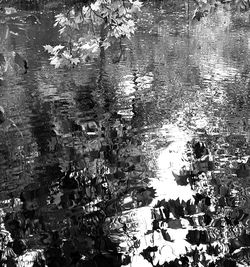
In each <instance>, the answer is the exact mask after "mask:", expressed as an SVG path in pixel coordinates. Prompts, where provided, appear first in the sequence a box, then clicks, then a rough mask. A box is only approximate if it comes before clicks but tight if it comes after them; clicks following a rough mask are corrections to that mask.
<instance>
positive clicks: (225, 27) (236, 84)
mask: <svg viewBox="0 0 250 267" xmlns="http://www.w3.org/2000/svg"><path fill="white" fill-rule="evenodd" d="M36 15H37V16H39V19H40V21H41V24H35V23H34V22H32V21H23V22H22V21H20V20H19V21H12V22H11V21H10V22H8V26H9V28H10V30H11V31H13V32H14V33H15V34H12V35H10V36H9V39H8V40H7V41H8V42H7V44H6V43H5V44H4V45H3V46H2V48H1V49H2V51H1V52H2V53H3V54H4V55H8V54H9V53H11V52H12V51H16V52H18V53H19V54H21V55H23V56H24V57H25V58H27V60H28V65H29V69H28V72H27V73H26V74H23V73H22V71H21V70H19V69H18V70H16V69H12V70H10V71H9V72H7V73H5V74H3V81H2V82H1V85H0V105H1V106H3V107H4V109H5V111H6V114H7V116H8V118H9V119H11V120H13V121H14V122H15V124H16V125H17V128H18V129H19V131H20V132H21V133H22V134H20V132H19V131H18V130H17V128H15V127H11V128H10V129H8V130H6V129H1V133H2V134H1V140H0V167H1V169H0V172H1V176H0V184H1V185H0V188H1V189H0V197H1V199H2V200H6V199H10V198H11V197H15V198H16V201H18V199H19V198H20V195H21V201H22V202H23V203H25V207H24V209H25V211H26V213H27V214H28V213H29V212H30V213H32V212H33V215H32V216H35V217H37V218H38V217H39V216H40V217H43V218H45V219H44V221H45V222H44V224H45V226H44V227H45V228H46V227H47V228H49V229H50V230H54V229H57V227H58V221H61V224H62V228H63V226H66V225H71V227H73V226H74V225H75V223H74V220H77V218H78V217H77V216H81V215H79V211H75V210H74V211H73V208H74V207H83V210H84V212H85V214H91V212H92V213H93V212H94V211H97V210H98V209H99V206H98V207H97V206H94V204H98V203H99V204H100V206H101V205H102V204H103V203H104V204H105V205H106V210H105V212H106V215H105V216H107V217H108V218H109V219H106V221H105V223H106V224H107V225H109V226H106V228H105V226H104V228H103V229H102V230H103V231H104V232H105V231H106V233H107V234H108V236H111V238H112V241H115V242H117V243H119V242H123V241H124V233H121V232H119V231H118V232H117V227H118V226H117V224H118V222H117V221H115V219H114V217H117V216H118V215H119V216H123V217H124V216H125V215H126V214H127V215H128V214H129V215H128V217H129V216H130V217H132V219H131V222H130V223H127V227H128V229H129V231H130V234H131V235H134V236H135V235H136V234H138V232H140V231H141V232H146V231H147V230H149V229H150V222H151V221H150V220H151V219H152V218H151V207H152V206H153V205H154V204H156V203H157V201H158V200H159V199H162V198H165V199H166V200H169V199H176V198H178V197H181V199H183V200H184V201H188V199H190V198H192V195H193V194H194V191H193V190H192V189H191V187H190V186H180V185H177V184H176V180H175V179H174V178H173V173H175V174H177V175H180V174H181V170H183V169H184V168H185V170H191V169H189V168H191V167H190V164H189V163H188V161H186V160H185V159H183V155H184V154H186V153H187V151H188V149H189V148H188V146H187V144H188V143H191V142H192V140H193V139H197V140H199V141H202V142H205V143H206V145H207V146H208V147H209V148H210V150H211V154H212V157H213V158H214V160H217V163H216V164H217V166H216V168H217V169H216V170H217V171H218V172H220V173H225V171H226V170H228V169H231V170H232V169H235V168H236V169H237V168H238V165H237V166H236V167H235V166H233V165H232V166H231V165H230V167H228V168H227V166H226V165H223V164H222V163H221V162H223V158H225V157H227V158H228V157H231V158H232V157H234V160H235V162H238V161H237V160H245V159H246V158H247V156H248V155H249V141H250V117H249V115H250V113H249V112H250V103H249V101H250V98H249V97H250V91H249V82H250V80H249V79H250V76H249V71H250V62H249V58H250V57H249V56H250V55H249V54H250V43H249V42H250V28H249V26H248V24H249V21H247V20H248V18H247V16H246V15H244V14H243V15H241V16H240V15H238V16H234V15H232V14H231V13H228V12H220V13H219V14H216V15H214V16H213V17H211V18H210V17H208V18H204V19H203V20H201V21H200V22H192V23H188V22H187V14H186V11H185V7H184V6H182V5H181V4H180V6H176V7H173V6H164V5H163V6H154V5H153V4H146V5H145V7H144V8H143V12H142V15H141V16H140V17H139V19H138V30H137V32H136V34H135V36H134V37H133V38H132V40H131V42H126V43H125V44H124V46H123V48H124V49H125V53H124V55H123V57H122V58H121V61H120V62H118V63H114V61H115V58H116V57H118V55H119V52H120V51H119V48H116V47H115V48H114V49H113V50H112V52H110V51H106V53H105V55H102V58H101V60H100V61H98V62H96V63H93V64H91V63H90V64H87V65H86V66H84V67H82V68H74V69H71V70H65V69H60V70H58V69H54V68H53V66H50V65H49V60H48V54H47V53H46V52H45V51H44V49H43V45H46V44H50V45H55V44H57V43H59V42H60V39H59V36H58V32H57V29H55V28H53V23H54V14H53V12H44V13H37V14H36ZM20 28H21V29H20ZM225 144H226V145H225ZM223 146H224V147H223ZM222 147H223V149H222ZM218 150H220V153H217V152H218ZM232 164H233V163H232ZM248 168H249V167H248V166H247V167H246V169H245V173H244V175H241V174H240V175H237V176H235V177H236V178H238V180H241V179H243V180H244V185H245V187H247V186H249V185H248V183H249V182H248V178H249V177H250V174H249V169H248ZM216 170H215V171H216ZM233 177H234V176H233ZM79 186H80V187H81V188H84V189H82V190H81V192H80V191H79V190H78V189H77V188H79ZM21 193H22V194H21ZM112 199H115V201H114V203H111V202H112ZM93 201H95V202H93ZM93 203H94V204H93ZM107 203H108V204H107ZM104 204H103V205H104ZM93 206H94V207H93ZM58 207H59V208H58ZM91 209H92V210H91ZM95 209H96V210H95ZM133 209H134V210H135V211H137V213H136V212H135V214H137V215H135V214H134V215H131V213H130V212H131V210H133ZM141 209H142V210H141ZM66 211H67V212H68V213H67V212H66ZM74 212H75V213H74ZM122 212H123V213H122ZM140 212H142V214H144V216H145V218H146V219H145V220H144V221H143V220H142V221H140V219H138V218H137V219H135V218H134V219H133V216H138V217H142V216H141V215H140V214H141V213H140ZM66 213H67V215H66ZM124 213H125V215H124ZM34 214H35V215H34ZM121 214H123V215H121ZM138 214H139V215H138ZM25 216H26V218H28V217H29V215H25ZM119 216H118V217H119ZM40 217H39V218H40ZM72 217H74V218H73V219H72ZM125 217H126V216H125ZM69 218H71V219H72V221H70V222H69ZM84 220H86V221H84V226H82V227H83V228H81V230H82V231H85V233H84V235H85V236H87V234H86V233H87V232H88V231H89V232H91V231H99V229H98V230H96V225H95V222H94V221H93V220H94V219H93V217H91V216H90V217H89V218H84ZM96 220H97V221H98V220H101V219H100V218H98V219H96ZM125 220H127V221H128V220H129V219H128V218H127V219H125ZM134 221H136V223H137V224H136V225H133V222H134ZM112 223H113V226H112ZM93 225H94V226H93ZM122 225H123V224H121V227H122ZM128 225H129V226H128ZM84 227H85V228H84ZM93 227H94V228H95V229H93ZM179 232H180V231H179ZM185 233H186V232H185ZM24 235H25V237H27V238H28V237H29V235H30V233H24ZM34 235H35V232H34V233H32V235H31V236H32V237H34ZM79 242H80V241H79ZM84 242H85V243H84V246H85V249H86V250H87V249H90V248H91V238H90V239H87V238H85V239H84ZM145 242H146V241H145ZM146 243H147V242H146ZM81 245H82V244H81ZM100 246H101V245H100ZM126 246H127V245H126ZM126 246H125V247H126ZM145 246H146V245H145ZM125 250H126V248H125ZM170 259H171V258H170Z"/></svg>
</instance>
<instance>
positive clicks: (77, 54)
mask: <svg viewBox="0 0 250 267" xmlns="http://www.w3.org/2000/svg"><path fill="white" fill-rule="evenodd" d="M141 6H142V3H141V2H139V1H138V0H129V1H121V0H109V1H106V0H105V1H104V0H97V1H95V2H94V3H91V4H88V5H83V6H82V7H81V8H79V7H77V8H76V7H74V8H72V9H71V10H70V11H68V12H66V13H60V14H58V15H56V22H55V26H59V28H60V29H59V32H60V34H61V36H62V38H63V40H64V42H65V45H57V46H55V47H52V46H50V45H45V46H44V48H45V50H46V51H48V53H50V54H51V55H52V56H51V58H50V62H51V64H52V65H54V66H55V67H56V68H58V67H64V66H72V65H77V64H78V63H80V62H81V63H86V62H88V61H89V60H90V59H91V58H95V57H97V56H98V54H99V53H100V49H107V48H108V47H110V46H111V45H112V43H114V41H116V40H117V39H120V40H121V39H122V38H130V37H131V35H132V34H133V33H134V31H135V22H134V15H135V14H137V13H138V12H139V11H140V8H141Z"/></svg>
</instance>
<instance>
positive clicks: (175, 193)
mask: <svg viewBox="0 0 250 267" xmlns="http://www.w3.org/2000/svg"><path fill="white" fill-rule="evenodd" d="M164 128H165V129H166V131H167V132H168V136H166V138H167V139H168V140H171V141H172V143H171V144H170V145H169V146H168V147H166V148H164V149H163V150H162V151H160V154H159V157H158V160H157V165H158V166H157V167H158V179H152V180H151V185H152V186H153V187H154V188H155V189H156V192H157V197H156V198H155V199H154V201H153V203H152V205H154V204H155V203H157V201H158V200H160V199H166V200H169V199H177V198H180V199H181V200H184V201H187V200H189V199H192V195H193V194H194V192H193V190H192V189H191V187H190V185H186V186H179V185H178V184H177V183H176V181H175V177H174V176H173V172H174V173H175V174H180V171H181V169H182V168H183V166H185V164H186V162H184V161H183V155H184V154H185V148H186V144H187V142H188V141H190V139H191V137H190V136H189V135H188V134H187V133H184V132H183V131H182V130H180V129H179V128H178V127H175V126H173V125H170V126H169V128H167V126H165V127H164Z"/></svg>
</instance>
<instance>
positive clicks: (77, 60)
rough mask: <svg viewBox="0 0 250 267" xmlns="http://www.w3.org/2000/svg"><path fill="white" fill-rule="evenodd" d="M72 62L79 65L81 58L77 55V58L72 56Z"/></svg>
mask: <svg viewBox="0 0 250 267" xmlns="http://www.w3.org/2000/svg"><path fill="white" fill-rule="evenodd" d="M70 62H71V64H73V65H77V64H78V63H80V59H79V58H77V57H75V58H71V59H70Z"/></svg>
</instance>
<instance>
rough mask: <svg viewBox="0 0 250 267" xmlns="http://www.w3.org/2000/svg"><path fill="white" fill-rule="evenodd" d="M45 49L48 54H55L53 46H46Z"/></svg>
mask: <svg viewBox="0 0 250 267" xmlns="http://www.w3.org/2000/svg"><path fill="white" fill-rule="evenodd" d="M43 47H44V49H45V50H46V51H48V53H50V54H53V47H52V46H51V45H44V46H43Z"/></svg>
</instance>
